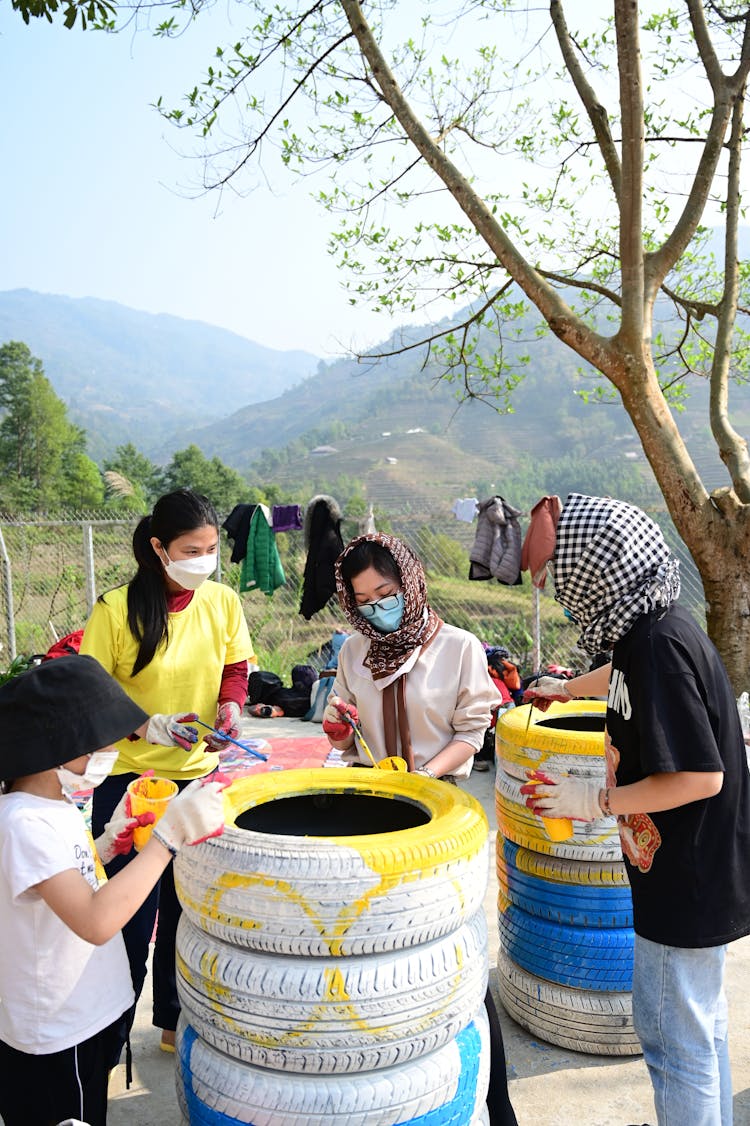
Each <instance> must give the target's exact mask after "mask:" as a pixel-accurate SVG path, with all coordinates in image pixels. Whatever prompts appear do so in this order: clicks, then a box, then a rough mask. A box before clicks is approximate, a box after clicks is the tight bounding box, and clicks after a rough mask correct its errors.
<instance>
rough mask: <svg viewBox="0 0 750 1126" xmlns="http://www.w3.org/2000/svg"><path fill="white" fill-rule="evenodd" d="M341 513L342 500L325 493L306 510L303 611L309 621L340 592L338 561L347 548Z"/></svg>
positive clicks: (310, 503)
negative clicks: (342, 536) (340, 502)
mask: <svg viewBox="0 0 750 1126" xmlns="http://www.w3.org/2000/svg"><path fill="white" fill-rule="evenodd" d="M341 516H342V514H341V509H340V508H339V504H338V501H337V500H335V499H334V498H333V497H329V496H327V495H326V494H325V493H320V494H319V495H318V496H314V497H313V498H312V499H311V500H310V502H309V504H308V505H307V508H306V509H305V521H304V536H305V546H306V548H307V559H306V561H305V572H304V575H303V578H302V602H301V605H300V610H299V612H300V614H301V615H302V617H303V618H304V619H305V620H306V621H308V622H309V621H310V618H311V617H312V616H313V614H317V613H318V611H319V610H322V609H323V607H324V606H325V605H326V603H327V602H328V600H329V599H330V598H332V597H333V595H334V594H335V593H336V574H335V571H334V564H335V562H336V560H337V559H338V557H339V555H340V554H341V552H342V551H343V550H344V541H343V540H342V538H341Z"/></svg>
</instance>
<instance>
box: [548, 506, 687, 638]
mask: <svg viewBox="0 0 750 1126" xmlns="http://www.w3.org/2000/svg"><path fill="white" fill-rule="evenodd" d="M553 579H554V583H555V599H556V600H557V601H558V602H559V603H560V605H561V606H563V607H564V608H565V609H566V610H568V611H569V612H570V613H571V614H572V616H573V618H574V619H575V621H576V622H577V623H578V625H579V626H581V627H582V633H581V636H580V637H579V639H578V641H579V644H580V645H581V646H582V647H583V648H584V649H585V650H586V651H587V652H588V653H598V652H599V651H601V650H607V649H611V648H612V646H613V645H614V644H615V642H617V641H619V640H620V638H621V637H624V636H625V634H626V633H627V632H628V630H629V629H630V628H631V626H632V625H633V624H634V623H635V621H636V619H637V618H640V617H641V616H642V615H643V614H649V613H651V612H652V611H653V610H666V609H667V608H668V607H669V606H670V605H671V604H672V603H673V602H674V601H675V600H676V599H677V598H678V597H679V594H680V564H679V561H678V560H677V559H676V558H675V556H674V555H673V554H672V552H671V551H670V550H669V547H668V546H667V544H666V543H665V542H664V537H663V536H662V533H661V529H660V528H659V526H658V525H657V524H655V523H654V521H653V520H652V519H651V518H650V517H649V516H647V515H646V513H645V512H642V511H641V509H640V508H636V507H635V506H634V505H632V504H627V503H626V502H625V501H622V500H612V499H610V498H609V497H588V496H583V495H582V494H581V493H571V494H570V496H569V497H568V499H567V500H566V501H565V505H564V506H563V510H562V513H561V515H560V520H559V522H558V525H557V544H556V547H555V555H554V564H553Z"/></svg>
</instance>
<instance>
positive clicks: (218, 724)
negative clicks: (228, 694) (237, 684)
mask: <svg viewBox="0 0 750 1126" xmlns="http://www.w3.org/2000/svg"><path fill="white" fill-rule="evenodd" d="M241 714H242V713H241V710H240V705H239V704H236V703H235V702H234V700H227V702H226V703H225V704H219V710H218V711H217V713H216V720H215V722H214V727H215V728H216V730H217V731H221V733H222V734H223V735H228V736H229V738H230V739H237V738H239V734H240V715H241ZM226 745H227V742H226V739H221V738H220V737H219V736H218V735H212V734H211V733H209V734H208V735H206V746H207V747H210V748H211V750H212V751H223V750H224V748H225V747H226Z"/></svg>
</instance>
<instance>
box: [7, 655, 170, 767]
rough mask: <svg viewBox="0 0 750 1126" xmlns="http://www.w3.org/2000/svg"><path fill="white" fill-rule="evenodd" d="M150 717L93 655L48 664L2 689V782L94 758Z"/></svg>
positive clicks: (44, 663)
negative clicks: (71, 762)
mask: <svg viewBox="0 0 750 1126" xmlns="http://www.w3.org/2000/svg"><path fill="white" fill-rule="evenodd" d="M147 719H148V716H147V714H146V713H145V712H144V711H143V710H142V709H141V708H139V707H138V705H137V704H134V703H133V701H132V700H131V699H130V698H129V697H128V696H126V695H125V693H124V692H123V690H122V688H120V686H119V684H117V682H116V681H114V680H113V679H112V677H111V676H110V675H109V673H107V672H105V671H104V669H103V668H102V666H101V665H100V664H99V662H98V661H97V660H95V659H94V658H93V657H85V656H81V655H80V654H78V655H76V656H74V657H57V658H55V659H54V660H51V661H44V662H42V664H41V665H38V666H37V667H36V668H33V669H29V671H28V672H24V673H21V675H20V676H17V677H15V678H14V679H13V680H9V681H8V682H7V683H6V684H3V685H2V686H0V779H2V780H3V781H7V780H8V779H12V778H20V777H22V776H23V775H24V774H39V773H40V772H41V771H42V770H50V769H52V768H53V767H55V766H60V764H61V763H64V762H70V760H71V759H74V758H78V756H79V755H87V754H91V752H92V751H98V750H100V749H101V748H102V747H108V746H110V745H111V744H112V743H115V742H117V740H118V739H123V738H124V737H125V736H126V735H130V734H131V733H132V732H133V731H135V729H136V728H137V727H140V726H141V724H143V723H144V722H145V721H146V720H147Z"/></svg>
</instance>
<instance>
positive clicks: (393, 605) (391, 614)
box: [357, 591, 404, 633]
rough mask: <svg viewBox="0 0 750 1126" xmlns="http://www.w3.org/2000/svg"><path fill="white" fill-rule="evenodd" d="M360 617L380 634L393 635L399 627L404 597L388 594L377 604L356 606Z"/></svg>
mask: <svg viewBox="0 0 750 1126" xmlns="http://www.w3.org/2000/svg"><path fill="white" fill-rule="evenodd" d="M357 609H358V610H359V612H360V614H361V615H362V617H363V618H364V619H365V620H366V621H368V622H369V623H370V625H373V626H375V629H377V630H380V632H381V633H393V632H394V630H397V629H398V627H399V626H400V625H401V619H402V618H403V616H404V595H403V593H402V592H401V591H399V593H398V594H389V595H388V597H387V598H380V599H378V601H377V602H365V603H364V604H363V605H362V606H358V607H357Z"/></svg>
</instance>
